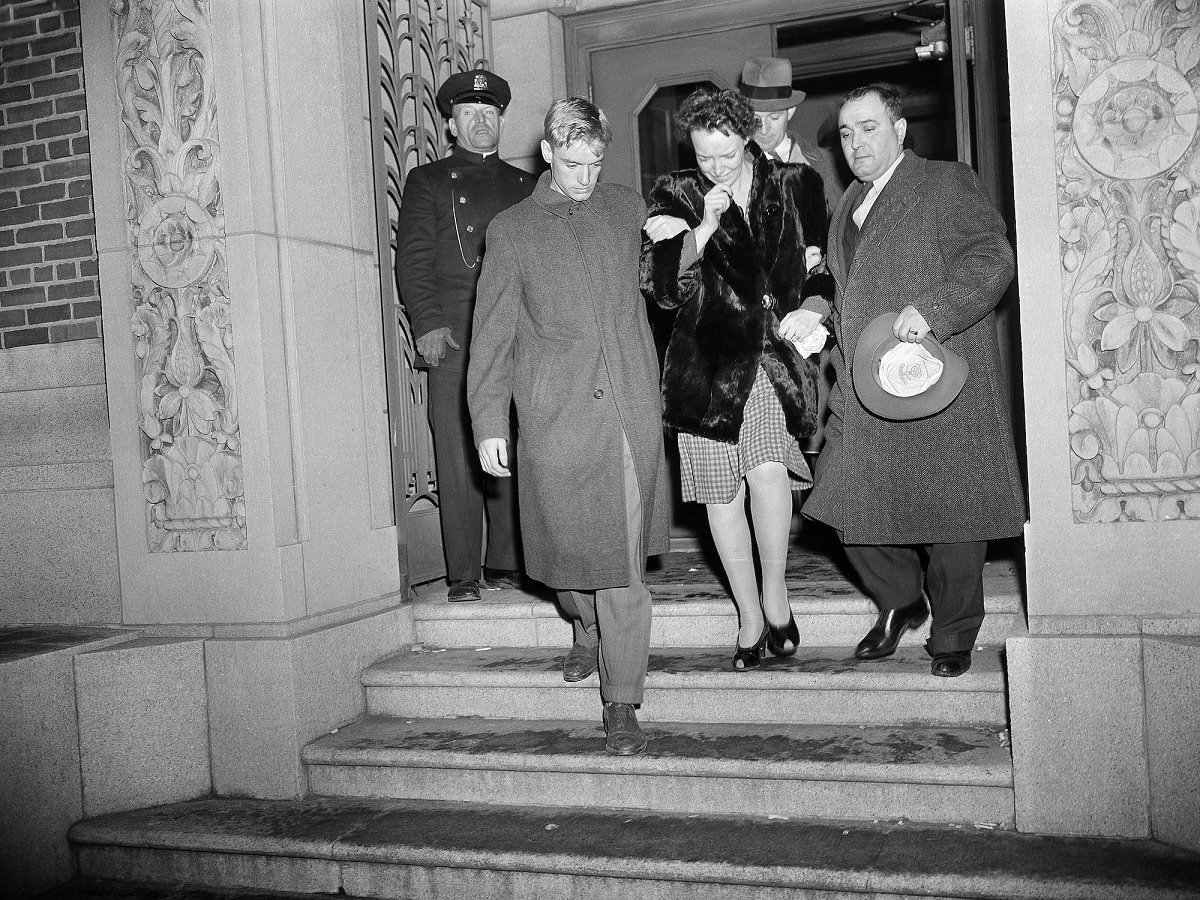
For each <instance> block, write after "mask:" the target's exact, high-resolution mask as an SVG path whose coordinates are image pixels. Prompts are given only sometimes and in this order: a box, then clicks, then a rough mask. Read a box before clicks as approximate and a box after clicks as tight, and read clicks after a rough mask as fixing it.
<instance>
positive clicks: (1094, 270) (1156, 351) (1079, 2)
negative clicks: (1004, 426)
mask: <svg viewBox="0 0 1200 900" xmlns="http://www.w3.org/2000/svg"><path fill="white" fill-rule="evenodd" d="M1052 2H1053V0H1052ZM1055 5H1057V4H1055ZM1052 41H1053V52H1054V79H1055V80H1054V100H1055V109H1054V112H1055V121H1056V126H1057V131H1056V136H1055V140H1056V154H1057V158H1058V204H1059V213H1060V219H1059V226H1060V252H1061V261H1062V268H1061V272H1062V288H1063V297H1064V303H1065V310H1064V312H1065V322H1064V325H1065V336H1066V357H1067V363H1068V368H1067V392H1068V404H1069V407H1070V417H1069V423H1068V428H1069V431H1070V447H1071V465H1072V472H1071V477H1072V484H1073V512H1074V518H1075V521H1076V522H1079V523H1093V522H1147V521H1165V520H1178V519H1197V518H1200V380H1198V374H1200V367H1198V365H1197V349H1198V346H1200V312H1198V311H1197V301H1198V299H1200V231H1198V224H1200V223H1198V221H1197V220H1198V219H1200V149H1198V147H1200V141H1198V139H1197V134H1198V131H1200V105H1198V103H1197V88H1198V86H1200V68H1198V64H1200V3H1197V2H1196V0H1073V2H1068V3H1066V4H1064V5H1062V7H1061V9H1059V10H1058V13H1057V15H1055V16H1054V25H1053V30H1052ZM1014 153H1015V154H1017V158H1016V159H1014V169H1015V170H1016V172H1017V173H1018V177H1020V176H1019V173H1020V171H1021V161H1020V158H1019V148H1014ZM1030 299H1031V298H1026V300H1025V302H1029V301H1030Z"/></svg>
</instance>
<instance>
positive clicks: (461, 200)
mask: <svg viewBox="0 0 1200 900" xmlns="http://www.w3.org/2000/svg"><path fill="white" fill-rule="evenodd" d="M458 202H459V203H466V202H467V198H466V197H459V198H458Z"/></svg>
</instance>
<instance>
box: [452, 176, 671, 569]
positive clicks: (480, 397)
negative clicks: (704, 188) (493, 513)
mask: <svg viewBox="0 0 1200 900" xmlns="http://www.w3.org/2000/svg"><path fill="white" fill-rule="evenodd" d="M645 220H646V204H645V203H644V202H643V200H642V198H641V197H640V196H639V195H638V194H637V193H635V192H634V191H632V190H631V189H629V188H627V187H624V186H622V185H611V184H603V183H601V184H598V185H596V189H595V191H594V192H593V193H592V196H591V197H590V198H589V199H587V200H584V201H574V200H571V199H569V198H567V197H565V196H563V195H562V194H560V193H558V192H557V191H555V190H553V189H552V188H551V186H550V178H549V173H545V174H543V176H542V178H541V180H539V182H538V184H537V187H536V188H535V189H534V192H533V195H532V196H531V197H529V198H528V199H527V200H524V201H522V202H521V203H518V204H517V205H516V206H513V207H511V208H509V209H508V210H505V211H504V212H502V213H500V214H499V215H497V216H496V218H495V219H493V220H492V224H491V225H490V226H489V228H488V234H487V242H488V252H487V255H486V257H485V259H484V266H483V274H482V276H481V277H480V281H479V296H478V300H477V302H476V306H475V324H474V333H473V338H472V343H471V363H470V366H469V368H468V370H467V391H468V402H469V404H470V409H471V423H472V427H473V428H474V432H475V442H476V444H477V445H478V443H479V442H480V441H482V440H484V439H486V438H497V437H501V438H510V435H509V405H510V402H512V403H514V404H515V406H516V410H517V422H518V435H517V440H516V454H517V469H518V471H519V477H518V480H517V488H518V506H519V512H520V516H521V534H522V540H523V543H524V551H525V571H526V572H527V573H528V574H529V575H530V576H531V577H533V578H536V579H537V580H538V581H541V582H542V583H544V584H546V585H548V586H549V587H552V588H557V589H560V590H597V589H600V588H611V587H622V586H625V585H627V584H629V563H628V549H627V539H626V527H625V491H624V455H623V450H622V440H621V434H622V431H623V432H624V434H625V437H626V439H627V440H628V442H629V447H630V450H631V451H632V453H633V458H634V462H635V464H636V469H637V479H638V486H639V488H640V489H641V496H642V510H643V519H642V525H643V527H642V542H643V549H644V552H645V555H653V554H657V553H665V552H666V551H667V550H668V549H670V546H669V545H670V537H669V531H668V529H669V515H670V510H669V500H668V495H667V483H666V460H665V457H664V455H663V432H662V405H661V401H660V399H659V393H658V376H659V371H658V355H657V353H656V351H655V347H654V338H653V336H652V335H651V332H650V325H649V322H648V321H647V318H646V306H645V303H644V302H643V300H642V296H641V294H640V293H639V291H638V251H639V248H640V244H641V229H642V225H643V224H644V223H645ZM509 446H510V448H511V447H512V444H511V442H510V445H509Z"/></svg>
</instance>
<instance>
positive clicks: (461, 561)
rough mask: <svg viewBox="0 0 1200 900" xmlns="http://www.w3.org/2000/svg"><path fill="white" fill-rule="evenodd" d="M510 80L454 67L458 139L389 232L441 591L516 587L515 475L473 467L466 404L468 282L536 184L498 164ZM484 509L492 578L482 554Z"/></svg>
mask: <svg viewBox="0 0 1200 900" xmlns="http://www.w3.org/2000/svg"><path fill="white" fill-rule="evenodd" d="M511 96H512V95H511V92H510V91H509V87H508V83H507V82H506V81H505V80H504V79H503V78H500V77H499V76H498V75H495V74H493V73H492V72H489V71H487V70H486V69H474V70H472V71H468V72H459V73H457V74H455V75H451V76H450V77H449V78H447V79H446V82H445V83H444V84H443V85H442V86H441V88H440V89H439V90H438V93H437V104H438V109H439V110H440V111H441V112H442V114H443V115H444V116H446V118H447V119H448V120H449V126H450V133H451V134H452V135H453V136H454V138H455V146H454V149H453V151H452V152H451V153H450V155H449V156H447V157H445V158H444V159H439V160H437V161H436V162H431V163H426V164H425V165H423V166H418V167H417V168H415V169H413V170H412V172H410V173H409V175H408V180H407V182H406V183H405V186H404V196H403V199H402V201H401V204H400V223H399V229H398V231H397V235H396V278H397V281H398V282H399V284H400V295H401V299H402V300H403V301H404V306H405V308H406V309H407V310H408V314H409V318H410V321H411V322H412V328H413V334H415V335H416V343H417V353H418V354H419V355H420V361H419V363H418V365H421V366H423V367H426V368H428V371H429V423H430V426H431V427H432V429H433V451H434V458H435V460H436V462H437V477H438V499H439V501H440V512H441V525H442V547H443V550H444V552H445V554H446V580H447V581H448V582H449V589H448V591H447V599H449V600H450V601H452V602H455V601H463V600H478V599H479V596H480V594H479V592H480V589H481V588H504V587H515V586H516V585H517V583H518V581H519V578H520V574H519V571H518V570H519V568H520V563H519V559H518V557H519V546H518V535H517V520H516V509H515V506H516V504H515V502H514V492H513V489H512V481H511V479H494V478H491V477H488V476H485V475H484V474H483V473H481V472H480V471H479V466H478V464H477V462H476V455H475V444H474V441H473V440H472V439H471V428H470V422H469V420H468V413H467V392H466V386H467V360H468V347H469V346H470V341H471V318H472V315H473V314H474V311H475V286H476V282H477V281H478V280H479V273H480V271H481V266H482V261H483V256H484V236H485V235H486V233H487V227H488V223H489V222H491V220H492V217H493V216H495V215H496V213H498V212H500V211H501V210H503V209H507V208H508V207H510V206H512V205H513V204H514V203H516V202H518V201H519V200H523V199H524V198H526V197H528V196H529V194H530V192H531V191H532V190H533V185H534V178H533V176H532V175H530V174H528V173H527V172H523V171H521V170H520V169H518V168H516V167H514V166H511V165H509V164H508V163H506V162H504V161H502V160H501V159H500V157H499V155H498V153H497V150H498V148H499V145H500V135H501V134H502V133H503V132H504V110H505V109H506V108H507V107H508V103H509V100H510V99H511ZM485 499H486V507H487V535H488V541H487V565H488V572H487V573H486V574H487V579H486V580H484V577H483V576H484V572H483V571H482V570H481V562H482V559H483V535H484V507H485Z"/></svg>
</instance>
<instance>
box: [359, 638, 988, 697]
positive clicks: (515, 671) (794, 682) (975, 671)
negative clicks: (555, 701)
mask: <svg viewBox="0 0 1200 900" xmlns="http://www.w3.org/2000/svg"><path fill="white" fill-rule="evenodd" d="M505 649H510V650H514V651H519V652H521V653H523V654H524V655H526V656H535V657H543V658H544V664H545V665H555V668H554V669H551V670H545V669H529V668H519V667H517V666H516V665H515V664H514V667H513V668H508V669H500V670H495V669H491V670H488V671H480V670H479V669H478V668H475V667H470V666H465V665H463V666H456V665H455V663H456V662H457V661H458V660H465V659H469V658H471V656H473V655H474V654H476V653H480V652H485V650H484V648H478V649H466V648H445V649H440V648H439V649H436V650H431V649H428V648H424V649H421V650H413V651H406V652H402V653H399V654H395V655H393V656H390V657H388V658H387V659H386V660H381V661H380V662H378V663H375V664H373V665H371V666H368V667H367V668H366V669H364V670H363V672H362V674H361V676H360V681H361V682H362V684H363V686H364V687H367V688H421V687H460V688H461V687H468V686H478V687H537V688H548V687H553V688H560V689H563V690H594V688H595V679H594V678H588V679H585V680H583V681H579V682H574V683H568V682H565V681H563V677H562V673H561V671H558V668H557V663H558V661H559V660H561V659H562V658H563V656H564V655H565V653H566V648H565V647H563V648H560V647H553V648H529V647H512V648H504V647H490V648H486V650H487V651H500V652H502V651H504V650H505ZM809 649H812V648H809ZM689 650H695V651H696V652H698V653H711V648H703V647H699V648H688V647H680V648H672V651H671V655H672V656H675V655H679V654H686V653H687V652H688V651H689ZM985 652H988V651H978V652H977V655H978V656H982V654H983V653H985ZM433 653H436V654H437V655H438V657H439V662H441V663H442V664H443V665H442V668H439V669H437V670H436V671H434V670H428V669H423V668H412V669H407V668H404V667H403V666H402V665H397V660H402V658H403V657H404V656H406V655H412V656H422V655H426V654H433ZM655 655H656V654H655V652H654V650H653V649H652V650H651V653H650V656H651V658H652V659H653V658H654V656H655ZM977 662H978V660H977ZM646 686H647V687H648V688H653V689H657V690H701V689H702V690H728V691H734V690H736V691H746V690H754V691H792V690H806V691H807V690H821V691H862V690H869V691H877V692H880V693H902V692H903V693H911V692H914V691H921V692H925V691H937V692H939V693H988V694H1003V693H1005V691H1006V684H1005V679H1004V672H1003V671H1002V670H1001V669H999V668H997V669H990V668H983V667H980V666H978V665H977V666H976V667H973V668H972V669H971V671H969V672H967V673H966V674H965V675H961V676H959V677H958V678H952V679H951V678H941V679H936V681H935V680H934V679H933V676H931V675H929V673H928V672H897V671H895V670H892V669H888V668H887V667H886V663H883V664H881V665H879V667H878V668H870V667H867V668H864V669H863V670H861V671H848V672H803V671H796V670H794V669H784V668H778V669H775V668H773V667H771V666H770V665H766V666H760V667H759V668H757V669H755V670H754V671H753V672H734V671H732V670H730V671H716V670H714V671H708V672H663V671H656V670H655V669H653V668H651V669H650V671H649V672H647V674H646Z"/></svg>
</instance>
